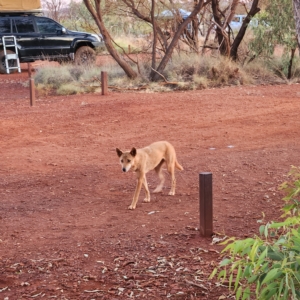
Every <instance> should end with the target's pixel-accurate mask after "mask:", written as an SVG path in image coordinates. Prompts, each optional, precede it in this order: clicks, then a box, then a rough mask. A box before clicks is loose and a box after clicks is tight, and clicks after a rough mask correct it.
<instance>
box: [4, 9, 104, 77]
mask: <svg viewBox="0 0 300 300" xmlns="http://www.w3.org/2000/svg"><path fill="white" fill-rule="evenodd" d="M3 36H15V37H16V42H17V48H18V55H19V60H20V62H33V61H36V60H55V61H59V62H63V61H72V60H73V61H75V63H77V64H90V63H93V62H95V60H96V53H95V48H96V47H100V46H101V47H104V43H103V41H102V40H101V39H100V37H99V36H98V35H96V34H90V33H85V32H78V31H71V30H68V29H66V28H64V27H63V26H62V25H60V24H59V23H57V22H55V21H54V20H52V19H49V18H46V17H43V16H39V15H36V14H24V13H19V14H17V13H16V14H12V13H0V73H6V68H5V55H4V49H3V40H2V37H3ZM7 41H8V42H7ZM9 43H13V42H9V38H5V44H6V45H9ZM6 49H7V54H13V51H12V50H14V48H13V47H6ZM8 62H9V66H11V67H12V66H15V65H16V60H9V61H8Z"/></svg>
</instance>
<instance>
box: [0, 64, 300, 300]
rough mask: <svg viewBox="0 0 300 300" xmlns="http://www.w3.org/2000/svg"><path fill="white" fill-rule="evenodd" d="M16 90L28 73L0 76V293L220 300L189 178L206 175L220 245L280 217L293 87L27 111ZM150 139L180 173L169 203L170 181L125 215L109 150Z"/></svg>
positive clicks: (84, 99) (293, 130) (213, 252)
mask: <svg viewBox="0 0 300 300" xmlns="http://www.w3.org/2000/svg"><path fill="white" fill-rule="evenodd" d="M27 83H28V77H27V72H26V70H23V72H22V74H17V75H1V76H0V84H1V93H0V111H1V127H0V139H1V150H0V153H1V157H2V159H1V162H0V165H1V168H0V174H1V177H0V178H1V179H0V180H1V182H0V184H1V185H0V192H1V213H0V225H1V232H0V257H1V261H0V298H1V299H6V300H11V299H72V300H74V299H89V300H91V299H131V298H133V299H167V298H170V299H229V298H232V294H230V293H229V291H228V290H227V288H226V287H224V286H221V285H220V284H218V283H216V282H215V281H209V280H208V276H209V274H210V273H211V271H212V270H213V268H214V266H215V265H216V264H217V263H218V262H219V261H220V259H221V258H220V255H219V252H220V251H221V250H222V246H220V245H216V244H212V238H202V237H201V236H200V235H199V231H198V229H197V228H199V200H198V194H199V189H198V175H199V172H212V173H213V182H214V190H213V191H214V231H215V232H216V233H218V234H219V235H221V237H223V236H224V235H226V236H237V237H240V238H244V237H247V236H252V235H253V234H255V233H257V232H258V227H259V224H258V223H257V220H259V219H261V218H262V212H264V213H265V215H266V221H269V220H275V219H277V220H278V218H279V215H280V208H281V207H282V204H283V203H282V200H281V199H282V194H281V193H280V192H278V189H277V187H278V185H279V184H280V183H281V182H283V181H284V180H285V179H286V174H287V173H288V171H289V170H290V166H291V165H296V166H299V165H300V156H299V151H300V144H299V128H300V118H299V111H300V101H299V100H300V86H299V85H297V84H295V85H280V86H259V87H257V86H243V87H228V88H222V89H208V90H202V91H191V92H174V93H113V92H111V93H109V95H107V96H101V95H99V94H87V95H80V96H78V95H76V96H48V97H45V96H43V97H38V98H37V101H36V105H35V106H33V107H30V106H29V89H28V86H27V87H26V84H27ZM27 85H28V84H27ZM158 140H168V141H169V142H171V143H172V144H173V145H174V146H175V149H176V151H177V156H178V161H179V163H181V164H182V165H183V167H184V168H185V169H184V171H182V172H177V173H176V176H177V190H176V192H177V193H176V196H174V197H172V196H168V195H167V193H168V190H169V186H170V178H169V176H168V177H167V180H166V186H165V189H164V192H163V193H162V194H158V195H157V194H155V195H154V194H153V195H152V199H151V202H150V203H143V202H142V201H141V200H140V201H139V202H138V205H137V209H136V210H134V211H129V210H127V207H128V205H129V204H130V202H131V199H132V196H133V192H134V188H135V174H134V173H133V172H130V173H126V174H123V173H122V171H121V166H120V165H119V162H118V157H117V155H116V152H115V148H116V147H120V148H121V149H129V148H131V147H132V146H135V147H143V146H146V145H148V144H150V143H152V142H154V141H158ZM147 178H148V182H149V185H150V188H154V187H155V185H156V183H157V178H156V177H155V174H153V173H151V172H150V173H149V174H148V176H147ZM142 194H143V193H142ZM142 197H143V195H141V198H142Z"/></svg>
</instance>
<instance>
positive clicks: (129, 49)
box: [128, 45, 131, 54]
mask: <svg viewBox="0 0 300 300" xmlns="http://www.w3.org/2000/svg"><path fill="white" fill-rule="evenodd" d="M130 52H131V47H130V45H128V54H130Z"/></svg>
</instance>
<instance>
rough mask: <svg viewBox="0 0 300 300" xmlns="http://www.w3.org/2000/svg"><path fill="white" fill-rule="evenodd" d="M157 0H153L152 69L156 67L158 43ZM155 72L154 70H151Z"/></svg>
mask: <svg viewBox="0 0 300 300" xmlns="http://www.w3.org/2000/svg"><path fill="white" fill-rule="evenodd" d="M154 14H155V0H152V7H151V23H152V29H153V43H152V70H155V68H156V44H157V30H156V28H157V26H156V22H155V15H154ZM151 72H153V71H151Z"/></svg>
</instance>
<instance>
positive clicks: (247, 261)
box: [210, 167, 300, 300]
mask: <svg viewBox="0 0 300 300" xmlns="http://www.w3.org/2000/svg"><path fill="white" fill-rule="evenodd" d="M289 175H290V177H291V181H289V182H285V183H283V184H282V186H281V189H283V190H284V191H285V192H286V193H287V195H286V197H284V198H283V200H284V201H285V206H284V207H283V212H284V213H283V215H282V217H283V218H285V219H284V221H283V222H270V223H267V224H265V225H262V226H260V229H259V232H260V237H259V236H255V237H254V238H247V239H244V240H235V239H234V238H230V239H229V240H227V241H225V242H224V244H228V245H227V246H226V248H225V249H224V250H223V251H222V253H224V259H223V260H222V261H221V263H220V265H219V267H217V268H216V269H215V270H214V271H213V273H212V274H211V276H210V278H213V277H214V276H215V275H216V274H218V279H222V280H225V279H226V280H229V289H233V291H234V292H235V295H236V299H237V300H238V299H261V300H267V299H278V300H279V299H280V300H288V299H293V300H296V299H299V298H300V228H299V224H300V209H299V208H300V201H299V194H300V170H299V169H298V168H295V167H293V168H292V170H291V172H290V173H289Z"/></svg>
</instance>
